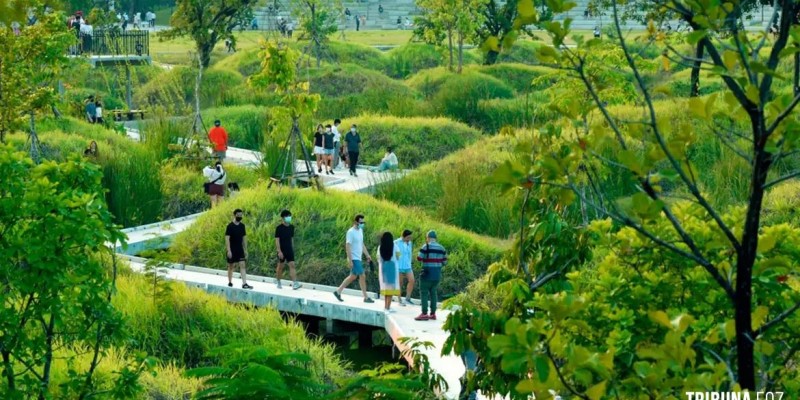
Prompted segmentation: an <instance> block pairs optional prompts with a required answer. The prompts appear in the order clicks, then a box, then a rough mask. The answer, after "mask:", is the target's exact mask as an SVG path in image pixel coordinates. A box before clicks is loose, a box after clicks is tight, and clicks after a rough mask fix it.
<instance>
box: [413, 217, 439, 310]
mask: <svg viewBox="0 0 800 400" xmlns="http://www.w3.org/2000/svg"><path fill="white" fill-rule="evenodd" d="M425 240H426V242H427V244H425V246H422V248H421V249H419V254H418V255H417V261H419V262H421V263H422V274H420V276H419V278H420V292H421V293H420V300H421V301H422V314H420V315H418V316H417V317H416V318H414V319H415V320H417V321H428V320H436V303H437V302H438V301H439V298H438V295H437V293H436V290H437V289H438V287H439V281H441V279H442V267H444V266H446V265H447V250H445V248H444V247H442V245H440V244H439V242H437V237H436V231H428V234H427V235H426V236H425ZM429 302H430V314H428V306H429Z"/></svg>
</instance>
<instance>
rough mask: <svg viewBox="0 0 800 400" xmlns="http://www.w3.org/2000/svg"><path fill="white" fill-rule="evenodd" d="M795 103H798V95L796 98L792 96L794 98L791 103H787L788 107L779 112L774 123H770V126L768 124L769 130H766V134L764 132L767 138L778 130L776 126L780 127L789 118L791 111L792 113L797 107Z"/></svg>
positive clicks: (799, 99)
mask: <svg viewBox="0 0 800 400" xmlns="http://www.w3.org/2000/svg"><path fill="white" fill-rule="evenodd" d="M797 103H800V94H799V95H797V96H794V98H793V99H792V102H791V103H789V105H788V106H787V107H786V109H785V110H783V112H781V113H780V114H779V115H778V116H777V117H776V118H775V121H772V124H770V126H769V128H767V132H766V135H767V137H769V136H770V135H772V133H773V132H775V130H776V129H778V125H780V123H781V122H783V120H785V119H786V118H788V117H789V115H791V114H792V111H794V109H795V107H797Z"/></svg>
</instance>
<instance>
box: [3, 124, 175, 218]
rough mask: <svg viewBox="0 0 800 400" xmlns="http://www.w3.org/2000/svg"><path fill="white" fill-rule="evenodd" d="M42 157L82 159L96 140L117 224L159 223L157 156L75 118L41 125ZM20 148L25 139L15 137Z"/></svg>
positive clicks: (112, 133) (98, 158)
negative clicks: (81, 156) (84, 152)
mask: <svg viewBox="0 0 800 400" xmlns="http://www.w3.org/2000/svg"><path fill="white" fill-rule="evenodd" d="M37 129H38V130H39V139H40V141H41V143H42V153H43V156H44V157H45V158H47V159H51V160H56V161H63V160H65V159H66V158H68V157H71V156H74V155H82V154H83V150H84V149H85V148H86V147H87V146H88V145H89V142H91V141H92V140H94V141H96V142H97V145H98V149H99V151H98V154H99V156H98V157H97V163H98V164H100V165H101V166H102V167H103V186H104V187H105V188H107V189H108V192H107V193H106V201H107V202H108V208H109V210H110V211H111V212H112V213H113V214H114V216H115V218H116V222H117V223H118V224H120V225H123V226H136V225H141V224H146V223H150V222H155V221H157V220H158V217H159V214H160V209H161V179H160V177H159V175H158V164H159V162H160V161H161V160H160V159H159V158H158V157H157V156H156V155H155V154H154V152H152V151H150V150H149V149H147V148H146V147H145V146H143V145H141V144H138V143H135V142H133V141H132V140H130V139H128V138H127V137H125V136H123V135H119V134H117V133H114V132H112V131H109V130H107V129H104V128H103V127H102V126H99V125H91V124H88V123H85V122H82V121H78V120H76V119H72V118H61V119H58V120H55V119H51V118H46V119H44V120H41V121H40V122H39V123H38V124H37ZM10 140H11V141H12V143H14V145H15V146H16V147H18V148H22V147H23V146H24V145H25V137H23V136H17V135H15V136H11V137H10Z"/></svg>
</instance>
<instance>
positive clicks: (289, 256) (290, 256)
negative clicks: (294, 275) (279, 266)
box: [278, 250, 294, 263]
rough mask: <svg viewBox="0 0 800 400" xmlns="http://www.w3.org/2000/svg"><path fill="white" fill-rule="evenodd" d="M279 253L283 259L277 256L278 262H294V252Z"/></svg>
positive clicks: (282, 251)
mask: <svg viewBox="0 0 800 400" xmlns="http://www.w3.org/2000/svg"><path fill="white" fill-rule="evenodd" d="M281 253H283V259H281V258H280V256H279V257H278V262H282V263H283V262H294V250H289V251H286V250H281Z"/></svg>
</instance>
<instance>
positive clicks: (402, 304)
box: [398, 299, 406, 307]
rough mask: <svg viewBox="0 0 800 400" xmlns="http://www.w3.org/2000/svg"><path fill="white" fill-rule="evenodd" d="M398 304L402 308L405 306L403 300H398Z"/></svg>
mask: <svg viewBox="0 0 800 400" xmlns="http://www.w3.org/2000/svg"><path fill="white" fill-rule="evenodd" d="M398 303H400V305H401V306H403V307H405V306H406V302H405V301H404V300H403V299H400V301H398Z"/></svg>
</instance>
